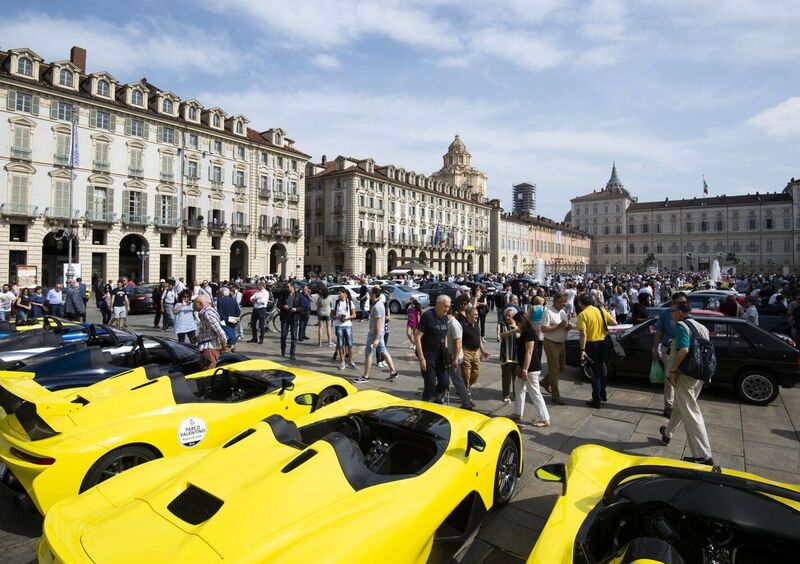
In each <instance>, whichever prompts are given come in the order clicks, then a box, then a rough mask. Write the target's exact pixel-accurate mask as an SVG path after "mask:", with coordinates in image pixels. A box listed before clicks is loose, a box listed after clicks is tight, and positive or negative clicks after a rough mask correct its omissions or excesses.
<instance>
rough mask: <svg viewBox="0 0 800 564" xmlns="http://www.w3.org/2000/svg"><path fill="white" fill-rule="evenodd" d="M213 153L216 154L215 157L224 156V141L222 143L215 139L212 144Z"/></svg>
mask: <svg viewBox="0 0 800 564" xmlns="http://www.w3.org/2000/svg"><path fill="white" fill-rule="evenodd" d="M211 152H212V153H214V154H215V155H221V154H222V141H220V140H219V139H214V140H213V141H212V142H211Z"/></svg>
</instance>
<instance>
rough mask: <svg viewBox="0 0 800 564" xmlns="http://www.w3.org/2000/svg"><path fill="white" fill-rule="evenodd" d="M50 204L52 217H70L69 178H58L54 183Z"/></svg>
mask: <svg viewBox="0 0 800 564" xmlns="http://www.w3.org/2000/svg"><path fill="white" fill-rule="evenodd" d="M50 206H51V207H52V208H53V209H52V210H51V212H52V213H51V216H52V217H69V180H62V179H57V180H56V181H55V182H54V183H53V196H52V199H51V200H50Z"/></svg>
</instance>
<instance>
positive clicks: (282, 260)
mask: <svg viewBox="0 0 800 564" xmlns="http://www.w3.org/2000/svg"><path fill="white" fill-rule="evenodd" d="M288 260H289V253H287V251H286V247H285V246H283V245H282V244H280V243H276V244H274V245H272V248H271V249H270V250H269V273H270V274H276V275H277V276H278V278H280V279H284V278H286V263H287V262H288Z"/></svg>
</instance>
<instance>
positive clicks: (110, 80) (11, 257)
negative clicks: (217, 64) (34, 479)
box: [0, 47, 309, 285]
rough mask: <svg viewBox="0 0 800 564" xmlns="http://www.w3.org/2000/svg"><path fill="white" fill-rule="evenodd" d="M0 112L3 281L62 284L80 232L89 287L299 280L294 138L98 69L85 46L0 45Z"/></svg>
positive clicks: (298, 167) (299, 201)
mask: <svg viewBox="0 0 800 564" xmlns="http://www.w3.org/2000/svg"><path fill="white" fill-rule="evenodd" d="M0 108H2V110H1V111H2V112H3V116H4V118H5V119H4V122H5V125H2V126H0V192H2V194H3V199H2V205H0V277H3V278H4V279H6V280H8V279H14V278H15V276H16V273H17V267H18V266H21V265H26V266H36V267H37V269H38V282H39V283H41V284H45V285H50V284H53V283H54V282H55V280H57V279H61V277H62V275H63V272H64V270H65V263H66V262H67V249H68V240H69V237H70V233H72V234H73V237H72V239H73V247H74V255H73V257H74V258H73V262H74V263H76V264H77V265H79V266H78V267H77V270H79V272H80V273H81V274H82V276H83V277H84V279H86V280H88V279H89V278H90V276H100V277H102V278H104V279H109V278H110V279H116V278H117V277H119V276H128V277H130V278H132V279H135V280H137V281H138V280H145V281H152V280H157V279H159V278H165V277H167V276H175V277H177V276H186V277H187V280H193V279H203V278H208V279H216V280H223V279H230V278H234V277H236V276H239V275H242V276H247V275H253V274H258V273H268V272H271V273H279V274H282V275H286V276H294V275H300V274H302V272H303V270H304V269H303V250H304V242H303V230H302V224H301V223H300V218H302V217H303V216H304V207H305V197H304V191H305V189H304V188H305V181H304V171H305V165H306V162H307V160H308V158H309V157H308V155H306V154H304V153H302V152H300V151H299V150H297V149H296V148H295V147H294V142H293V141H292V140H291V139H288V138H287V137H286V135H285V132H284V131H283V130H281V129H269V130H266V131H257V130H254V129H252V128H250V127H249V126H248V124H249V122H248V119H247V118H246V117H245V116H243V115H228V114H227V113H226V112H225V111H224V110H223V109H221V108H206V107H204V106H203V105H202V104H201V103H200V102H198V101H197V100H193V99H188V100H184V99H181V98H180V97H179V96H177V95H176V94H174V93H172V92H169V91H166V90H162V89H160V88H158V87H156V86H155V85H153V84H151V83H149V82H148V81H146V80H145V79H142V80H140V81H136V82H131V83H126V84H125V83H121V82H120V81H118V80H117V79H116V78H115V77H114V76H113V75H112V74H110V73H108V72H105V71H102V72H92V73H88V72H87V71H86V52H85V51H84V50H83V49H80V48H77V47H76V48H73V49H72V52H71V57H70V59H69V60H63V61H54V62H49V63H48V62H45V61H44V60H43V59H42V58H41V57H39V56H38V55H37V54H36V53H35V52H33V51H31V50H30V49H24V48H23V49H9V50H8V51H5V52H3V51H0ZM73 120H74V121H75V123H76V130H77V140H78V142H77V146H78V149H79V151H78V153H79V163H78V164H77V165H75V166H74V168H73V166H72V165H74V164H75V163H74V162H72V161H71V158H70V155H71V153H72V151H71V140H72V132H73V127H72V124H73Z"/></svg>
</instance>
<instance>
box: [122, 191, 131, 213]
mask: <svg viewBox="0 0 800 564" xmlns="http://www.w3.org/2000/svg"><path fill="white" fill-rule="evenodd" d="M130 192H131V191H130V190H123V191H122V213H123V214H126V213H131V211H130V203H129V202H130V201H131V196H130Z"/></svg>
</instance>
